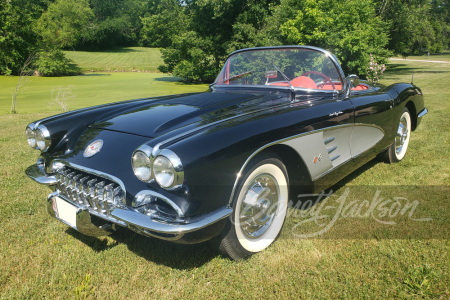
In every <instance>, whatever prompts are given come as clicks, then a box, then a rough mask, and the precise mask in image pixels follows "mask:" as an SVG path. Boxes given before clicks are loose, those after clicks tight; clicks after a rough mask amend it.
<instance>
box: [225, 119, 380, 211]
mask: <svg viewBox="0 0 450 300" xmlns="http://www.w3.org/2000/svg"><path fill="white" fill-rule="evenodd" d="M352 126H370V127H375V128H378V129H379V130H381V131H382V132H384V131H383V129H382V128H381V127H379V126H377V125H374V124H362V123H355V124H344V125H336V126H331V127H326V128H321V129H317V130H313V131H309V132H305V133H301V134H297V135H293V136H291V137H288V138H284V139H280V140H277V141H274V142H271V143H268V144H266V145H264V146H262V147H260V148H258V149H256V150H255V152H253V153H252V154H251V155H250V156H249V157H248V158H247V160H246V161H245V162H244V164H243V165H242V167H241V169H240V170H239V172H238V173H237V174H236V180H235V182H234V185H233V189H232V191H231V195H230V200H229V201H228V204H229V205H231V203H232V202H233V198H234V194H235V193H236V189H237V185H238V182H239V179H240V178H241V176H242V172H243V171H244V169H245V167H246V166H247V165H248V163H249V162H250V160H251V159H252V158H253V157H255V156H256V155H257V154H258V153H259V152H261V151H262V150H264V149H266V148H268V147H270V146H273V145H277V144H280V143H283V142H286V141H289V140H292V139H296V138H299V137H301V136H305V135H309V134H314V133H317V132H320V131H325V130H331V129H335V128H343V127H352ZM349 160H351V158H350V159H348V160H346V161H345V162H347V161H349ZM345 162H343V163H342V164H344V163H345ZM342 164H340V165H342ZM337 167H338V166H336V167H333V168H331V169H330V170H328V171H327V172H325V173H324V174H321V175H320V176H317V177H315V178H312V176H311V172H310V170H308V172H309V175H310V177H311V179H312V180H317V179H319V178H321V177H322V176H324V175H325V174H328V173H329V172H331V171H333V170H334V169H336V168H337Z"/></svg>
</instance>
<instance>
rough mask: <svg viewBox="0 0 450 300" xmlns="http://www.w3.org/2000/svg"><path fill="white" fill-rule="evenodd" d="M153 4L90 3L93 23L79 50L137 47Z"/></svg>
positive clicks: (128, 0)
mask: <svg viewBox="0 0 450 300" xmlns="http://www.w3.org/2000/svg"><path fill="white" fill-rule="evenodd" d="M153 1H155V0H153ZM153 1H145V0H90V1H89V2H90V5H91V7H92V12H93V14H94V22H93V24H92V27H91V28H89V31H87V32H85V33H84V34H83V37H82V40H81V42H80V43H79V45H78V46H79V47H82V48H85V49H95V50H99V49H110V48H111V47H114V46H132V45H137V44H138V39H139V32H140V30H141V28H142V23H141V19H140V17H141V16H143V15H145V14H146V12H147V11H146V9H147V8H148V7H147V4H148V2H153ZM158 1H159V0H158Z"/></svg>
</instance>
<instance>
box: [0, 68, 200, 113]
mask: <svg viewBox="0 0 450 300" xmlns="http://www.w3.org/2000/svg"><path fill="white" fill-rule="evenodd" d="M17 80H18V78H17V77H16V76H9V77H5V76H0V114H5V113H8V112H9V111H10V109H11V90H12V88H14V87H15V86H16V84H17ZM178 80H179V79H178V78H175V77H172V76H169V75H166V74H161V73H138V72H117V73H114V72H113V73H88V74H85V75H80V76H70V77H31V79H30V80H29V81H28V82H27V84H26V85H25V87H24V89H23V92H22V93H21V94H19V96H18V97H17V107H16V109H17V111H18V112H19V113H21V114H23V113H32V112H50V111H53V112H54V111H55V110H57V109H58V106H55V105H54V104H53V100H54V97H55V91H57V90H58V88H69V89H70V90H71V93H72V95H73V98H72V99H71V100H70V101H69V108H70V109H76V108H81V107H86V106H92V105H95V104H102V103H108V102H114V101H120V100H129V99H137V98H144V97H152V96H161V95H168V94H180V93H189V92H192V93H193V92H202V91H206V90H207V89H208V85H206V84H203V85H188V84H183V83H181V82H179V81H178ZM52 92H53V96H52Z"/></svg>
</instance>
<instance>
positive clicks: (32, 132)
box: [25, 123, 52, 152]
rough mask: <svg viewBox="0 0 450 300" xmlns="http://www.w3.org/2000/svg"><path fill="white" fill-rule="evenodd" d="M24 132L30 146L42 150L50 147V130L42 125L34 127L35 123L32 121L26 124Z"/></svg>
mask: <svg viewBox="0 0 450 300" xmlns="http://www.w3.org/2000/svg"><path fill="white" fill-rule="evenodd" d="M25 134H26V136H27V142H28V145H30V146H31V147H32V148H35V149H39V150H41V151H42V152H45V151H47V150H48V148H50V145H51V142H52V140H51V137H50V132H49V131H48V129H47V127H45V126H44V125H39V126H38V127H37V128H36V126H35V124H33V123H32V124H30V125H28V126H27V129H26V130H25Z"/></svg>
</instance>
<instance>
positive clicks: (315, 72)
mask: <svg viewBox="0 0 450 300" xmlns="http://www.w3.org/2000/svg"><path fill="white" fill-rule="evenodd" d="M309 74H315V75H319V76H321V77H323V79H324V84H325V83H327V82H329V83H330V84H331V86H332V87H333V90H335V89H336V87H335V86H334V83H333V81H332V80H331V78H330V77H328V76H327V75H325V74H323V73H321V72H318V71H308V72H305V73H303V74H302V76H307V75H309Z"/></svg>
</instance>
